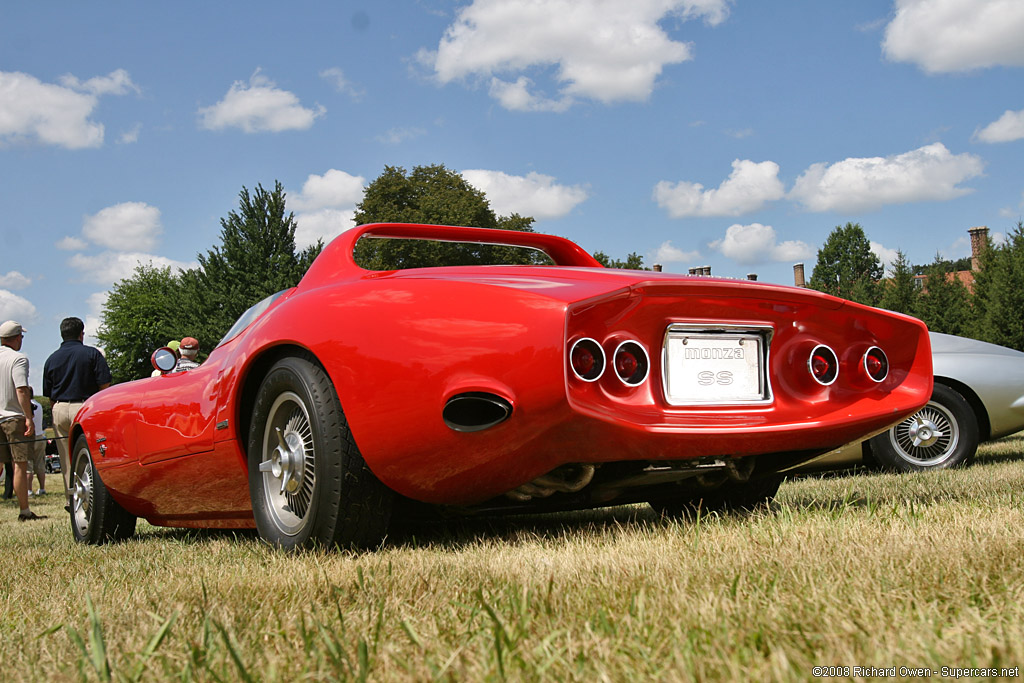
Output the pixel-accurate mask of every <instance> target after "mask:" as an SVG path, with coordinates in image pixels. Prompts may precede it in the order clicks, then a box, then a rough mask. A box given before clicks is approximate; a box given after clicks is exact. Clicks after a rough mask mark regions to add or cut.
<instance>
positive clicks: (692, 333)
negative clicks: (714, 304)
mask: <svg viewBox="0 0 1024 683" xmlns="http://www.w3.org/2000/svg"><path fill="white" fill-rule="evenodd" d="M765 339H766V334H762V333H761V332H755V331H749V330H744V331H736V332H733V331H717V330H716V331H699V330H691V329H685V328H683V329H680V328H676V327H670V328H669V330H668V333H667V334H666V335H665V349H664V354H665V355H664V359H665V360H664V362H665V397H666V399H667V401H668V403H669V404H670V405H677V406H679V405H693V404H708V403H714V404H735V403H759V402H768V401H770V400H771V392H770V390H769V388H768V382H767V379H766V377H765V369H764V363H765V358H766V353H765V348H764V344H765Z"/></svg>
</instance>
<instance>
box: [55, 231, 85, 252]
mask: <svg viewBox="0 0 1024 683" xmlns="http://www.w3.org/2000/svg"><path fill="white" fill-rule="evenodd" d="M54 246H55V247H57V248H58V249H60V250H61V251H81V250H82V249H85V248H86V247H87V246H89V243H88V242H86V241H85V240H83V239H82V238H81V237H72V236H71V235H68V236H67V237H65V238H63V239H61V240H58V241H57V243H56V244H55V245H54Z"/></svg>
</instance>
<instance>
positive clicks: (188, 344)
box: [180, 337, 199, 351]
mask: <svg viewBox="0 0 1024 683" xmlns="http://www.w3.org/2000/svg"><path fill="white" fill-rule="evenodd" d="M180 348H182V349H187V350H189V351H191V350H193V349H195V350H196V351H198V350H199V340H198V339H196V338H195V337H185V338H184V339H182V340H181V347H180Z"/></svg>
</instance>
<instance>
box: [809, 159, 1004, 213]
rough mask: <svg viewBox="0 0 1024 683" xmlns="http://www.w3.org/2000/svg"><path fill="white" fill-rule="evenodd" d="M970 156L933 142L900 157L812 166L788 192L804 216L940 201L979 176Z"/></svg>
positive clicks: (964, 191)
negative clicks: (962, 184)
mask: <svg viewBox="0 0 1024 683" xmlns="http://www.w3.org/2000/svg"><path fill="white" fill-rule="evenodd" d="M983 167H984V163H983V162H982V160H981V158H980V157H977V156H974V155H973V154H966V153H965V154H952V153H951V152H950V151H949V150H948V149H946V147H945V145H943V144H942V143H940V142H936V143H934V144H931V145H927V146H925V147H921V148H920V149H915V150H913V151H910V152H905V153H904V154H898V155H894V156H888V157H884V158H883V157H870V158H861V159H858V158H851V159H845V160H844V161H839V162H836V163H834V164H832V165H828V164H824V163H819V164H813V165H812V166H810V167H809V168H808V169H807V170H806V171H804V172H803V173H802V174H801V175H800V177H799V178H797V180H796V184H795V185H794V187H793V189H792V190H791V191H790V193H789V197H790V198H791V199H795V200H797V201H799V202H801V203H802V204H803V205H804V207H805V208H807V209H808V210H810V211H869V210H873V209H877V208H879V207H881V206H885V205H887V204H905V203H908V202H920V201H945V200H947V199H954V198H956V197H961V196H963V195H965V194H968V193H970V192H972V190H971V189H969V188H964V187H958V185H959V184H960V183H962V182H964V181H965V180H968V179H970V178H974V177H976V176H979V175H981V172H982V169H983Z"/></svg>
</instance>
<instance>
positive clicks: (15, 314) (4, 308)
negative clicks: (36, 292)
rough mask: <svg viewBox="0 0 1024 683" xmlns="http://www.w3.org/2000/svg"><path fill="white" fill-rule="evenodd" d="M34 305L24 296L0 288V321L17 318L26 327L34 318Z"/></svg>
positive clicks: (35, 313)
mask: <svg viewBox="0 0 1024 683" xmlns="http://www.w3.org/2000/svg"><path fill="white" fill-rule="evenodd" d="M36 315H37V312H36V307H35V305H34V304H33V303H32V302H31V301H29V300H28V299H26V298H25V297H22V296H18V295H17V294H15V293H14V292H9V291H7V290H6V289H0V321H2V320H17V321H18V322H20V323H21V324H22V325H25V326H26V327H27V326H28V325H29V324H30V323H32V322H34V321H35V320H36Z"/></svg>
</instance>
